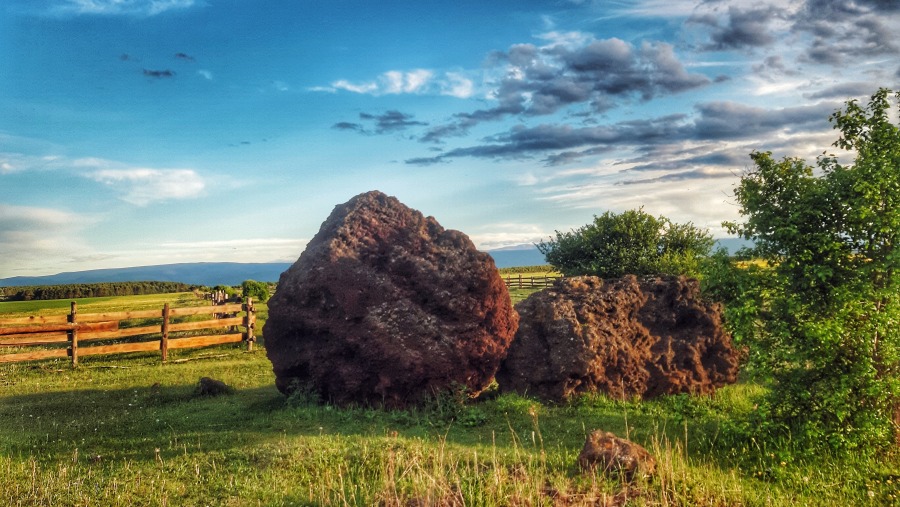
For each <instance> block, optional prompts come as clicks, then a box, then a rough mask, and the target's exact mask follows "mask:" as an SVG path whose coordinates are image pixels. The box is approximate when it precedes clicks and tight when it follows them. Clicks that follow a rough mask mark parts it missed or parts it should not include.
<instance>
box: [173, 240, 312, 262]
mask: <svg viewBox="0 0 900 507" xmlns="http://www.w3.org/2000/svg"><path fill="white" fill-rule="evenodd" d="M308 242H309V241H308V240H305V239H293V238H251V239H228V240H207V241H170V242H166V243H163V244H161V245H159V249H160V250H161V251H165V252H167V254H166V255H167V258H169V259H172V258H181V257H183V258H185V259H191V260H192V261H191V262H199V261H207V260H208V261H232V262H293V261H295V260H297V257H299V256H300V253H302V252H303V250H304V249H305V248H306V244H307V243H308ZM166 262H174V261H172V260H168V261H166Z"/></svg>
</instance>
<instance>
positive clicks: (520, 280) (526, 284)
mask: <svg viewBox="0 0 900 507" xmlns="http://www.w3.org/2000/svg"><path fill="white" fill-rule="evenodd" d="M560 278H562V276H558V275H557V276H554V275H542V276H523V275H522V274H521V273H519V274H518V275H516V276H513V275H506V276H504V277H503V281H504V282H505V283H506V287H507V288H510V289H544V288H547V287H550V286H551V285H553V282H555V281H557V280H559V279H560Z"/></svg>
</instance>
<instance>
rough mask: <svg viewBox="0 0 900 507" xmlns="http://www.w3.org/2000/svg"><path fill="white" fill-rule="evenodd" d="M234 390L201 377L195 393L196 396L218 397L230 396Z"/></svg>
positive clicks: (221, 383)
mask: <svg viewBox="0 0 900 507" xmlns="http://www.w3.org/2000/svg"><path fill="white" fill-rule="evenodd" d="M233 392H234V388H232V387H231V386H229V385H228V384H226V383H225V382H222V381H221V380H216V379H213V378H209V377H202V378H201V379H200V382H198V383H197V389H196V390H195V393H196V394H197V396H219V395H221V394H231V393H233Z"/></svg>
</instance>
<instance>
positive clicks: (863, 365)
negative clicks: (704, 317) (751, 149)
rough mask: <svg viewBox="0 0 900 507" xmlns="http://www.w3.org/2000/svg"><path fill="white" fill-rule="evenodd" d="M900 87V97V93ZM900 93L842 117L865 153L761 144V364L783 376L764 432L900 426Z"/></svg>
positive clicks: (855, 434)
mask: <svg viewBox="0 0 900 507" xmlns="http://www.w3.org/2000/svg"><path fill="white" fill-rule="evenodd" d="M897 98H900V97H897ZM890 99H891V92H890V91H889V90H885V89H882V90H879V91H878V92H877V93H875V94H874V95H873V96H872V98H871V100H870V101H869V102H868V104H867V105H865V106H862V105H860V104H858V103H857V102H856V101H849V102H847V103H846V108H845V109H844V110H842V111H838V112H836V113H834V114H833V115H832V116H831V118H830V120H831V122H832V123H833V126H834V128H836V129H838V130H839V131H840V132H841V135H840V137H839V139H838V141H837V142H835V146H837V147H839V148H843V149H846V150H852V151H855V152H856V158H855V161H854V163H853V164H849V165H844V164H842V163H840V162H839V160H838V159H837V158H836V157H835V156H833V155H823V156H821V157H819V159H818V162H817V166H818V170H817V171H814V169H813V167H811V166H809V165H807V164H806V163H804V162H803V161H802V160H800V159H796V158H785V159H782V160H780V161H776V160H774V159H773V158H772V155H771V153H768V152H765V153H753V154H752V155H751V157H752V159H753V162H754V165H755V167H754V168H753V169H751V170H750V171H749V172H748V173H747V174H745V175H744V176H743V178H742V180H741V182H740V184H739V186H738V187H737V188H736V192H735V195H736V197H737V201H738V203H739V204H740V206H741V214H742V215H744V216H745V217H746V221H745V222H744V223H740V224H737V223H732V224H726V226H727V227H729V229H730V230H731V231H732V232H735V233H738V234H740V235H741V236H743V237H745V238H748V239H752V240H754V241H755V243H756V248H755V253H756V255H758V256H759V257H761V258H762V259H764V260H766V261H768V264H769V265H770V266H772V270H771V271H772V274H773V277H774V278H773V280H772V281H771V283H768V284H766V287H765V293H764V294H763V293H761V292H757V294H756V295H755V299H752V298H751V299H748V298H744V299H743V301H745V302H747V301H755V305H756V308H755V310H756V322H757V323H758V326H757V329H756V332H755V334H754V339H755V341H756V346H757V347H758V349H759V350H761V351H762V353H760V354H758V355H757V356H756V359H757V362H758V365H759V366H761V367H762V368H763V369H764V370H765V371H767V372H769V373H770V374H771V375H772V378H773V380H774V385H773V389H772V391H771V395H770V396H769V397H768V399H767V400H766V403H765V404H764V406H763V407H761V408H762V412H761V414H762V417H761V424H760V426H759V428H760V429H761V430H762V431H763V432H767V433H769V434H776V435H779V434H780V435H785V434H789V435H790V436H791V437H792V438H794V439H799V440H802V441H804V442H807V443H816V442H825V443H827V444H828V445H829V446H830V447H831V448H833V449H834V450H837V451H851V450H852V451H857V452H859V451H862V452H866V451H873V450H876V449H879V448H885V447H888V446H890V445H892V443H894V442H898V443H900V440H896V439H897V437H898V436H900V427H898V423H900V327H898V323H900V322H898V320H900V294H898V289H900V279H898V270H897V268H898V267H900V244H898V240H900V128H898V126H896V125H894V124H893V123H892V122H891V119H890V114H891V103H890Z"/></svg>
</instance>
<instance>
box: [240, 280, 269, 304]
mask: <svg viewBox="0 0 900 507" xmlns="http://www.w3.org/2000/svg"><path fill="white" fill-rule="evenodd" d="M241 294H242V295H243V297H245V298H247V297H252V298H253V300H254V301H256V302H258V303H264V302H265V301H267V300H268V299H269V286H268V285H267V284H266V283H264V282H257V281H256V280H244V282H243V283H241Z"/></svg>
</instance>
